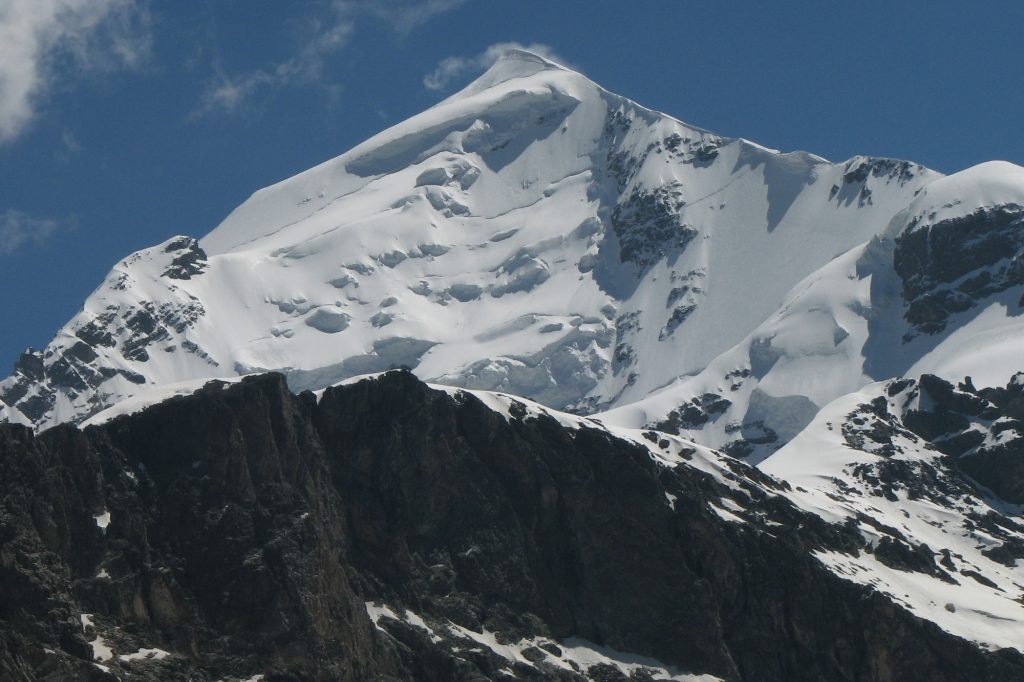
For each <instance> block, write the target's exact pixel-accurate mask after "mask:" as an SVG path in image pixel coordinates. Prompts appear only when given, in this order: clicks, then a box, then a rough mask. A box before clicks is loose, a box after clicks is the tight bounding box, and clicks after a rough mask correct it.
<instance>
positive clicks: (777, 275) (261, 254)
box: [0, 51, 939, 427]
mask: <svg viewBox="0 0 1024 682" xmlns="http://www.w3.org/2000/svg"><path fill="white" fill-rule="evenodd" d="M937 177H939V176H938V175H937V174H935V173H933V172H931V171H929V170H927V169H924V168H922V167H920V166H917V165H914V164H911V163H907V162H899V161H892V160H886V159H872V158H866V157H855V158H854V159H851V160H849V161H847V162H846V163H843V164H832V163H829V162H827V161H825V160H824V159H821V158H820V157H817V156H814V155H811V154H807V153H803V152H793V153H788V154H783V153H780V152H777V151H773V150H770V149H766V148H764V147H761V146H759V145H756V144H754V143H751V142H748V141H746V140H742V139H727V138H723V137H720V136H717V135H714V134H712V133H709V132H707V131H704V130H700V129H697V128H694V127H692V126H688V125H686V124H683V123H681V122H679V121H677V120H675V119H672V118H670V117H668V116H665V115H663V114H659V113H657V112H653V111H650V110H648V109H645V108H643V107H641V106H639V105H637V104H635V103H633V102H631V101H629V100H626V99H624V98H621V97H619V96H616V95H614V94H611V93H609V92H607V91H605V90H603V89H601V88H600V87H599V86H597V85H595V84H594V83H592V82H591V81H589V80H588V79H586V78H584V77H583V76H581V75H580V74H578V73H575V72H573V71H570V70H567V69H565V68H563V67H561V66H559V65H557V64H554V63H552V62H550V61H547V60H544V59H542V58H541V57H538V56H536V55H533V54H529V53H525V52H518V51H514V52H511V53H509V54H508V55H507V56H506V57H505V58H504V59H502V60H500V61H499V62H498V63H496V64H495V65H494V66H493V67H492V68H491V69H490V70H489V71H488V72H487V73H485V74H484V75H483V76H481V77H480V78H479V79H478V80H477V81H475V82H474V83H472V84H471V85H469V86H468V87H467V88H466V89H464V90H463V91H462V92H460V93H458V94H456V95H454V96H452V97H450V98H449V99H447V100H445V101H444V102H441V103H439V104H438V105H436V106H435V107H433V108H431V109H429V110H427V111H425V112H423V113H422V114H419V115H417V116H414V117H412V118H411V119H409V120H407V121H405V122H403V123H400V124H399V125H397V126H395V127H393V128H390V129H388V130H386V131H384V132H382V133H380V134H379V135H377V136H375V137H373V138H371V139H369V140H367V141H366V142H364V143H362V144H360V145H359V146H357V147H355V148H354V149H352V150H351V151H349V152H347V153H345V154H343V155H341V156H339V157H337V158H335V159H332V160H330V161H327V162H326V163H324V164H321V165H320V166H317V167H316V168H313V169H310V170H308V171H306V172H304V173H301V174H299V175H297V176H295V177H293V178H290V179H288V180H285V181H283V182H280V183H278V184H277V185H274V186H271V187H268V188H266V189H263V190H260V191H259V192H256V193H255V194H254V195H253V196H252V197H251V198H250V199H249V200H248V201H246V202H245V203H244V204H242V205H241V206H239V207H238V208H237V209H236V210H235V211H233V212H232V213H231V215H229V216H228V217H227V219H226V220H225V221H224V222H223V223H222V224H221V225H220V226H218V227H217V228H216V229H215V230H213V232H211V233H210V234H209V235H207V236H206V237H204V238H203V239H202V240H201V241H199V243H198V244H197V243H195V242H194V241H191V240H189V239H187V238H175V239H172V240H169V241H168V242H166V243H164V244H161V245H158V246H156V247H153V248H151V249H147V250H144V251H141V252H139V253H136V254H133V255H132V256H130V257H129V258H127V259H125V260H124V261H123V262H122V263H120V264H118V265H117V266H116V267H115V269H114V271H113V272H112V273H111V274H110V275H109V276H108V278H107V280H106V281H105V282H104V283H103V284H102V285H101V286H100V287H99V288H98V289H97V290H96V292H95V293H94V294H93V295H92V296H90V297H89V299H88V300H87V301H86V303H85V306H84V309H83V311H82V312H81V313H80V314H79V315H77V316H76V317H75V318H74V319H73V320H72V321H71V322H69V323H68V325H66V326H65V327H64V328H63V329H62V330H61V331H60V332H59V333H58V334H57V336H56V338H55V339H54V341H53V342H52V343H51V344H50V345H48V346H47V348H45V349H43V350H42V351H34V352H32V353H29V354H27V355H26V356H24V357H23V358H22V361H20V362H19V363H18V366H17V368H16V373H15V375H14V376H12V377H10V378H8V379H7V380H6V381H4V382H3V383H2V384H0V397H2V399H3V402H4V403H6V404H7V405H9V406H10V408H11V409H13V410H17V412H18V413H20V414H15V415H14V418H22V419H25V420H28V421H31V422H32V423H35V424H36V425H38V426H40V427H45V426H47V425H51V424H54V423H57V422H60V421H66V420H80V419H82V418H84V417H87V416H88V415H90V414H92V413H94V412H96V411H98V410H100V409H102V408H104V407H106V406H109V405H112V404H115V403H117V402H118V401H120V400H122V399H124V398H127V397H129V396H131V395H134V394H135V393H137V392H139V391H140V390H142V389H143V387H151V386H156V385H163V384H168V383H175V382H178V381H183V380H189V379H199V378H208V377H230V376H237V375H240V374H245V373H249V372H254V371H261V370H264V369H277V370H282V371H285V372H286V373H288V375H289V379H290V381H291V382H292V385H293V386H294V387H295V388H297V389H302V388H318V387H322V386H325V385H327V384H329V383H332V382H334V381H337V380H339V379H342V378H344V377H346V376H352V375H355V374H359V373H364V372H369V371H379V370H382V369H387V368H388V367H394V366H399V365H404V366H409V367H412V368H413V369H414V371H415V372H416V373H417V374H418V375H419V376H420V377H422V378H424V379H429V380H433V381H436V382H440V383H446V384H450V385H456V386H465V387H469V388H479V389H493V390H501V391H507V392H511V393H515V394H518V395H523V396H526V397H530V398H533V399H536V400H538V401H540V402H542V403H544V404H547V405H551V406H554V407H559V408H567V409H573V410H576V411H583V412H593V411H595V410H599V409H604V408H607V407H611V406H616V405H623V404H626V403H629V402H632V401H636V400H638V399H641V398H644V397H645V396H647V395H648V394H649V393H650V392H651V391H653V390H655V389H657V388H659V387H661V386H663V385H665V384H666V383H667V382H669V381H671V380H672V379H673V378H674V377H677V376H680V375H684V374H692V373H696V372H699V371H700V370H702V369H704V368H705V367H706V366H707V365H708V363H709V362H711V361H712V360H713V359H714V358H716V357H717V356H719V355H720V354H721V353H723V352H725V351H727V350H728V349H729V348H731V347H732V346H734V345H735V344H736V343H738V342H740V341H742V340H743V339H744V338H745V337H746V336H747V335H748V334H749V333H750V330H751V329H753V328H754V327H755V326H756V325H757V324H758V323H760V322H761V321H762V320H764V319H765V318H766V317H768V316H769V315H771V314H772V312H773V311H774V310H776V309H777V307H778V306H779V304H780V303H781V302H782V300H783V297H784V296H785V294H786V292H787V291H789V290H790V289H791V287H792V286H793V285H794V284H796V283H797V282H799V281H800V280H801V279H803V278H805V277H807V276H808V275H810V274H811V273H812V272H814V271H815V270H816V269H817V268H819V267H821V266H822V265H824V264H826V263H827V262H828V261H829V260H831V259H832V258H833V257H834V256H835V255H836V254H837V253H841V252H843V251H845V250H847V249H849V248H851V247H853V246H854V245H856V244H859V243H861V242H863V241H865V240H866V239H868V238H870V237H871V236H872V235H874V234H876V233H877V232H880V231H882V230H883V229H884V228H885V226H886V225H887V224H888V223H889V220H890V219H891V218H892V216H893V215H894V214H895V213H896V212H898V211H899V210H901V209H903V208H904V207H905V206H906V205H907V203H908V202H909V201H910V199H911V198H912V197H913V195H914V193H915V192H917V191H918V190H919V189H921V188H922V187H924V186H926V185H927V184H928V183H930V182H931V181H932V180H934V179H936V178H937ZM175 263H179V265H175ZM752 282H756V285H755V286H752V285H751V283H752Z"/></svg>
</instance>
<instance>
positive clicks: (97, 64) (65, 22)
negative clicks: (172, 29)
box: [0, 0, 150, 143]
mask: <svg viewBox="0 0 1024 682" xmlns="http://www.w3.org/2000/svg"><path fill="white" fill-rule="evenodd" d="M148 24H149V15H148V13H147V12H146V9H145V6H144V5H143V4H141V1H140V0H0V143H3V142H8V141H10V140H12V139H14V138H15V137H17V136H18V135H19V134H20V133H21V132H22V131H23V130H24V129H25V127H26V126H27V125H28V124H29V123H30V122H31V120H32V118H33V116H35V114H36V112H37V109H38V107H39V105H40V103H41V101H42V100H43V99H44V98H45V96H46V94H47V92H48V91H49V90H50V89H51V88H52V87H53V85H54V84H55V83H56V82H57V81H59V80H60V79H61V78H62V77H66V76H67V73H66V72H67V71H68V70H69V69H74V70H76V71H77V72H78V74H79V75H80V74H81V73H82V72H93V71H110V70H115V69H121V68H134V67H137V66H139V65H140V64H141V63H142V62H143V61H144V60H145V59H146V57H147V56H148V54H149V49H150V33H149V25H148Z"/></svg>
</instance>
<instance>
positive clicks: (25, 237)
mask: <svg viewBox="0 0 1024 682" xmlns="http://www.w3.org/2000/svg"><path fill="white" fill-rule="evenodd" d="M76 224H77V221H76V220H75V219H74V218H65V219H60V220H58V219H56V218H39V217H37V216H33V215H30V214H28V213H25V212H24V211H16V210H12V209H8V210H7V211H4V212H3V213H0V255H2V254H8V253H14V252H15V251H17V250H19V249H21V248H22V247H25V246H29V245H35V246H42V245H44V244H46V243H47V242H49V241H50V239H51V238H53V236H54V235H55V234H57V233H58V232H62V231H64V230H69V229H73V228H74V227H75V225H76Z"/></svg>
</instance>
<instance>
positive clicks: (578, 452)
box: [0, 371, 1024, 682]
mask: <svg viewBox="0 0 1024 682" xmlns="http://www.w3.org/2000/svg"><path fill="white" fill-rule="evenodd" d="M511 412H512V414H513V416H512V418H511V419H506V417H504V416H502V415H501V414H499V413H496V412H494V411H492V410H490V409H489V408H487V407H486V406H485V405H484V404H483V403H481V402H480V401H479V400H477V399H476V398H474V397H472V396H469V395H466V394H463V395H461V396H456V397H453V396H451V395H449V394H448V393H446V392H441V391H435V390H432V389H430V388H428V387H427V386H425V385H424V384H422V383H420V382H418V381H417V380H416V379H415V378H414V377H413V376H412V375H411V374H409V373H408V372H403V371H395V372H389V373H387V374H385V375H383V376H382V377H380V378H379V379H374V380H366V381H362V382H359V383H356V384H353V385H348V386H344V387H339V388H334V389H329V390H327V391H326V393H325V394H324V396H323V398H322V399H321V400H320V401H319V402H317V400H316V399H314V397H313V396H312V395H311V394H308V393H307V394H303V395H301V396H294V395H292V394H291V393H289V392H288V390H287V387H286V385H285V382H284V379H283V377H281V376H279V375H264V376H259V377H253V378H249V379H246V380H243V381H242V382H241V383H239V384H236V385H231V386H226V387H225V386H224V385H220V384H211V385H209V386H208V387H206V388H204V389H203V390H201V391H199V392H198V393H197V394H196V395H194V396H189V397H185V398H178V399H173V400H170V401H167V402H165V403H163V404H161V405H158V406H155V407H153V408H150V409H148V410H146V411H144V412H142V413H140V414H138V415H134V416H130V417H122V418H118V419H116V420H114V421H113V422H110V423H108V424H106V425H104V426H100V427H90V428H89V429H86V430H85V431H78V430H77V429H75V428H74V427H71V426H61V427H57V428H55V429H52V430H50V431H47V432H45V433H43V434H41V435H40V436H38V437H37V436H33V434H32V433H31V431H29V430H28V429H25V428H22V427H18V426H13V425H3V426H0V542H2V545H0V584H3V585H4V588H5V589H4V590H2V591H0V676H3V677H5V678H6V679H12V680H30V679H40V678H43V677H45V678H46V679H53V680H71V679H91V678H90V676H95V679H109V678H107V677H106V676H105V674H104V673H103V672H102V671H101V670H100V669H99V668H96V667H95V666H93V665H92V662H91V657H92V647H91V645H90V643H89V642H90V641H96V639H97V638H102V640H103V641H104V642H106V644H107V645H108V646H110V647H111V649H112V650H113V654H114V658H113V659H111V660H108V661H104V662H103V665H104V666H107V667H108V668H109V669H110V670H111V674H112V675H114V674H116V675H117V676H118V677H124V673H125V672H127V671H129V670H130V671H131V673H132V678H133V679H134V678H137V679H143V680H145V679H153V680H156V679H160V680H176V679H181V680H185V679H196V680H214V679H225V678H229V677H234V678H247V677H250V676H252V675H256V674H263V675H265V676H266V677H265V679H267V680H299V679H303V680H307V679H313V680H317V679H319V680H328V679H330V680H366V679H380V680H387V679H409V680H483V679H499V678H502V677H503V676H507V673H503V672H502V671H505V670H507V671H511V672H512V673H513V676H514V677H515V678H516V679H526V680H530V679H536V680H583V679H586V678H589V679H592V680H593V679H629V678H627V677H626V676H625V675H624V674H623V673H621V672H620V671H619V670H618V669H617V668H616V667H615V666H609V665H607V664H600V665H597V666H593V667H591V668H590V669H588V670H579V671H577V672H573V671H571V670H569V669H567V668H566V667H558V666H555V665H554V664H553V663H552V661H554V660H556V659H557V658H559V657H560V654H562V653H563V652H562V651H561V649H560V648H559V647H558V646H557V644H556V643H555V642H556V641H557V640H559V639H562V638H566V637H569V636H576V637H582V638H585V639H588V640H590V641H593V642H595V643H597V644H600V645H604V646H608V647H611V648H614V649H617V650H620V651H626V652H631V653H634V654H637V655H643V656H649V657H653V658H655V659H658V660H660V661H662V662H663V663H665V664H667V665H672V666H675V667H676V668H678V669H679V670H681V671H690V672H694V673H709V674H714V675H718V676H721V677H723V678H725V679H727V680H759V681H760V680H766V681H771V680H822V679H845V680H858V681H865V682H866V681H869V680H870V681H875V680H877V681H881V680H893V679H901V680H935V681H938V682H947V681H949V682H952V681H953V680H963V679H972V680H1019V679H1022V677H1024V663H1022V661H1021V658H1020V656H1019V655H1014V654H1013V653H1012V652H1000V653H988V652H984V651H982V650H981V649H979V648H977V647H975V646H974V645H972V644H970V643H968V642H966V641H964V640H960V639H957V638H955V637H952V636H951V635H948V634H946V633H944V632H943V631H941V630H940V629H939V628H938V627H937V626H935V625H933V624H931V623H928V622H926V621H922V620H920V619H918V618H916V617H914V616H912V615H911V614H909V613H908V612H906V611H904V610H902V609H901V608H900V607H898V606H896V605H895V604H893V603H892V602H891V601H890V600H889V599H887V598H886V597H885V596H883V595H882V594H880V593H878V592H875V591H872V590H870V589H869V588H867V587H864V586H860V585H857V584H854V583H851V582H848V581H845V580H842V579H841V578H839V577H837V576H835V575H834V574H832V573H830V572H829V571H828V570H827V569H826V568H825V567H824V566H823V565H822V564H821V563H820V562H818V561H817V560H816V559H814V558H813V556H812V555H811V553H810V552H811V551H812V550H814V549H826V550H832V551H839V552H846V553H856V552H858V551H860V550H861V549H862V548H863V541H862V540H861V538H860V535H859V534H858V533H857V532H856V530H855V529H852V528H850V527H849V526H837V525H830V524H828V523H826V522H824V521H823V520H821V519H820V518H818V517H816V516H811V515H807V514H805V513H803V512H801V511H799V510H798V509H796V508H795V507H794V506H793V505H792V504H790V503H789V502H787V501H786V500H784V499H783V498H780V497H777V496H776V495H774V494H773V492H772V491H773V490H774V489H776V488H777V486H778V485H779V484H778V483H777V482H774V481H773V480H772V479H770V478H768V477H767V476H765V475H764V474H761V473H760V472H757V471H756V470H754V469H751V468H750V467H747V466H746V465H744V464H742V463H740V462H735V463H733V464H732V467H731V469H732V471H731V473H730V474H729V475H730V476H732V477H734V483H735V484H736V487H735V488H733V487H726V486H723V485H721V484H719V483H717V482H716V480H715V479H714V478H712V477H711V476H710V475H708V474H705V473H703V472H701V471H699V470H697V469H694V468H691V467H689V466H687V465H685V464H683V465H678V466H675V467H666V466H665V465H663V464H659V463H657V462H656V461H655V460H654V459H652V457H651V454H650V452H649V451H648V450H647V449H646V448H644V447H641V446H639V445H636V444H633V443H629V442H626V441H620V440H617V439H615V438H613V437H611V436H610V435H609V434H608V433H607V432H605V431H602V430H598V429H591V428H580V429H579V430H575V431H574V430H568V429H566V428H565V427H563V426H562V425H561V424H559V422H557V421H556V420H554V419H552V418H549V417H546V416H540V417H528V415H527V412H526V411H525V410H513V411H511ZM667 495H670V496H671V497H672V499H673V500H674V501H673V503H672V504H671V505H670V504H667V503H666V497H667ZM724 497H728V498H729V499H730V500H732V504H738V505H741V506H742V508H743V509H744V511H743V512H742V516H743V517H744V518H745V519H746V522H745V523H735V522H730V521H726V520H723V519H722V518H721V517H720V516H719V515H718V514H717V513H716V512H715V511H714V510H713V506H714V505H715V504H716V503H720V500H721V499H722V498H724ZM106 513H109V517H105V516H104V514H106ZM97 517H100V518H107V519H109V524H108V525H107V526H106V528H100V527H99V525H98V523H97ZM759 519H764V520H765V521H764V523H768V521H770V522H771V526H770V530H771V533H770V534H769V533H768V532H765V531H766V530H767V529H768V528H769V526H767V525H762V522H761V521H759ZM876 552H877V550H876ZM897 554H898V555H899V552H897ZM911 555H912V557H914V556H917V552H914V551H912V552H911ZM900 556H901V555H900ZM365 602H373V603H375V604H387V605H390V608H391V609H392V611H393V612H394V613H396V614H399V615H400V614H401V613H403V612H404V610H406V609H408V610H409V611H410V612H413V613H416V614H418V615H419V616H420V617H422V618H423V621H424V622H425V624H426V626H427V627H429V628H430V631H428V630H427V629H425V628H424V627H422V626H419V625H416V624H414V623H413V621H410V620H406V619H404V618H396V617H391V616H386V615H381V616H379V617H378V618H377V619H376V621H377V622H376V627H375V626H374V623H373V622H372V621H371V619H370V617H369V615H368V614H367V610H366V608H365V607H364V603H365ZM82 614H90V615H89V617H88V618H89V622H90V623H91V624H89V625H86V624H85V621H84V620H82V618H81V616H82ZM449 623H454V624H457V625H458V626H460V627H461V628H465V630H462V631H459V630H457V629H455V628H454V626H449ZM485 630H486V631H487V632H489V633H492V634H493V636H494V637H495V638H496V639H497V641H499V642H509V643H515V642H518V641H522V640H528V641H540V640H543V641H544V642H545V644H546V645H545V646H536V645H523V650H524V651H528V652H529V653H528V654H526V653H524V659H525V661H526V662H523V661H518V662H512V661H509V660H507V659H505V658H503V657H502V656H500V655H499V654H497V653H495V652H493V651H491V650H490V649H488V648H487V647H485V646H483V645H481V644H479V643H478V642H476V641H474V640H473V639H472V638H470V637H468V636H467V635H465V634H459V632H466V631H469V632H476V633H480V632H483V631H485ZM431 633H433V635H432V634H431ZM534 638H539V639H538V640H535V639H534ZM527 646H534V648H533V649H529V648H527ZM146 648H160V649H162V650H165V651H167V652H169V655H168V656H166V657H165V658H163V659H161V660H149V661H134V662H130V661H125V660H122V659H120V658H119V656H120V655H123V654H126V653H129V652H135V651H138V650H140V649H146ZM47 649H48V650H50V651H52V652H53V653H47V652H46V650H47ZM569 667H572V666H569ZM616 675H618V676H620V677H615V676H616ZM608 676H611V677H608ZM653 677H656V676H655V675H653V674H651V673H650V670H638V671H636V672H634V673H633V674H632V679H638V680H643V679H652V678H653Z"/></svg>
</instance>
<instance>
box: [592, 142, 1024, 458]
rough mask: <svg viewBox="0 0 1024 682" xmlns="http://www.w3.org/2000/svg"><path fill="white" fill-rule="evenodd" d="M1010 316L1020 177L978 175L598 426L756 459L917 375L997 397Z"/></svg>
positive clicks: (1021, 241) (1009, 344) (1022, 305)
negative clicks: (841, 406)
mask: <svg viewBox="0 0 1024 682" xmlns="http://www.w3.org/2000/svg"><path fill="white" fill-rule="evenodd" d="M1022 312H1024V169H1022V168H1021V167H1019V166H1016V165H1013V164H1009V163H1006V162H990V163H986V164H981V165H980V166H976V167H974V168H970V169H968V170H966V171H963V172H961V173H957V174H955V175H952V176H949V177H946V178H942V179H939V180H937V181H935V182H933V183H931V184H930V185H928V186H927V187H925V188H924V189H923V190H922V191H920V192H919V193H918V194H917V196H916V197H915V198H914V199H913V201H911V203H910V204H909V205H908V207H907V208H906V209H904V210H903V211H901V212H900V213H899V214H898V215H897V216H895V217H894V219H893V220H892V222H891V223H890V225H889V226H888V228H887V229H886V230H885V231H883V232H882V233H880V234H879V235H876V236H874V237H872V238H871V240H869V241H867V242H865V243H863V244H860V245H858V246H855V247H854V248H852V249H850V250H849V251H847V252H846V253H844V254H842V255H840V256H838V257H837V258H835V259H834V260H832V261H831V262H829V263H828V264H826V265H825V266H823V267H821V268H820V269H818V270H817V271H816V272H814V273H812V274H811V275H810V276H808V277H806V278H805V279H803V280H802V281H801V282H799V283H798V284H797V285H796V286H795V287H793V289H792V290H791V291H790V292H789V294H788V295H787V296H786V298H785V300H784V302H783V304H782V305H781V306H780V307H779V309H778V310H777V311H775V312H774V313H773V314H772V315H771V316H769V317H768V318H767V319H766V320H765V321H764V322H762V323H761V324H760V325H758V326H757V327H756V328H755V329H754V330H753V331H752V332H751V333H750V334H748V336H747V337H746V338H745V339H744V340H743V341H741V342H740V343H739V344H737V345H736V346H734V347H733V348H732V349H730V350H729V351H727V352H725V353H723V354H722V355H720V356H719V357H717V358H716V359H715V360H713V361H712V362H711V363H709V364H708V366H707V367H706V368H704V369H703V370H702V371H701V372H699V373H697V374H696V375H693V376H688V377H684V378H681V379H680V380H678V381H677V382H675V383H674V384H673V385H671V386H669V387H667V388H665V389H663V390H661V391H657V392H655V393H652V394H651V395H649V396H648V397H647V398H645V399H642V400H640V401H636V402H634V403H631V404H629V405H625V406H622V407H618V408H616V409H614V410H612V411H611V412H609V413H608V414H606V415H604V418H605V419H606V420H607V421H609V422H612V423H621V424H624V425H632V426H639V425H643V424H660V425H662V427H664V428H672V429H674V430H676V431H677V432H681V433H684V434H685V435H687V436H688V437H690V438H693V439H695V440H697V441H698V442H701V443H705V444H709V445H712V446H714V447H723V446H724V447H726V448H727V449H729V450H730V451H732V452H733V453H734V454H737V455H739V456H744V457H748V458H750V459H752V460H753V461H758V460H760V459H762V458H763V457H765V456H767V455H768V454H770V453H771V452H773V451H774V450H776V449H778V448H779V447H781V446H783V445H785V443H786V442H788V441H789V440H790V439H791V438H792V437H794V436H795V435H796V434H797V433H799V432H800V430H801V429H803V427H804V426H806V425H807V424H808V423H810V421H811V419H812V418H813V417H814V415H815V414H816V413H817V411H818V409H819V408H821V407H823V406H825V405H826V404H827V403H829V402H830V401H832V400H834V399H836V398H838V397H840V396H843V395H846V394H848V393H851V392H855V391H857V390H859V389H860V388H862V387H863V386H865V385H867V384H869V383H871V382H873V381H878V380H882V379H886V378H890V377H896V376H904V375H905V376H909V377H917V376H920V375H921V374H926V373H930V374H937V375H939V376H942V377H945V378H947V379H950V380H955V381H960V380H962V379H963V378H964V377H966V376H971V377H972V378H973V380H974V383H975V384H977V385H978V386H997V385H1002V384H1003V383H1005V382H1006V379H1007V377H1009V376H1011V375H1013V374H1014V373H1015V372H1017V371H1019V370H1021V369H1024V358H1022V354H1021V349H1022V348H1024V345H1022V339H1024V315H1021V313H1022ZM695 401H696V402H695ZM723 401H728V405H727V406H724V403H723ZM687 405H690V406H691V407H690V409H689V412H690V414H689V415H688V416H687V414H685V413H684V412H685V409H684V410H682V411H681V410H680V408H681V406H687ZM706 405H707V406H711V407H712V411H710V412H709V411H708V409H706V407H705V406H706ZM716 405H717V406H719V409H718V410H717V411H713V410H714V406H716Z"/></svg>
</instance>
